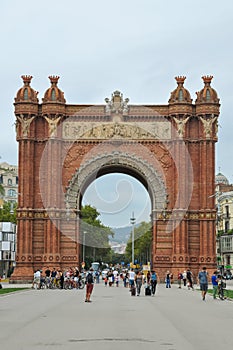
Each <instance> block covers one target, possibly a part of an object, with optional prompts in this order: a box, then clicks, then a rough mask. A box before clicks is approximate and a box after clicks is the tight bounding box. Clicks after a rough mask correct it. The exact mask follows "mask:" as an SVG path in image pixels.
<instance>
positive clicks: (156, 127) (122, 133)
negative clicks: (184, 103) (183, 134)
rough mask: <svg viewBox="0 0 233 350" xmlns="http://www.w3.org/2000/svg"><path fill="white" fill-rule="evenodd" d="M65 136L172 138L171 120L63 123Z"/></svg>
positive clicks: (68, 138) (81, 137)
mask: <svg viewBox="0 0 233 350" xmlns="http://www.w3.org/2000/svg"><path fill="white" fill-rule="evenodd" d="M63 137H64V139H67V140H77V139H109V138H117V139H118V138H126V139H146V138H150V139H151V138H153V139H163V140H164V139H165V140H167V139H170V137H171V124H170V123H169V122H157V123H156V122H154V123H148V122H147V123H140V124H139V123H122V122H116V123H102V124H101V125H100V124H99V123H98V122H97V123H88V122H86V123H79V122H69V121H66V122H64V123H63Z"/></svg>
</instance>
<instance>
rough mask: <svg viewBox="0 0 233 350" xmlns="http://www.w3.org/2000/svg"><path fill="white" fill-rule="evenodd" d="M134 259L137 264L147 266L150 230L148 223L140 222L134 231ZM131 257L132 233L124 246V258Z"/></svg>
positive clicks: (149, 252)
mask: <svg viewBox="0 0 233 350" xmlns="http://www.w3.org/2000/svg"><path fill="white" fill-rule="evenodd" d="M134 240H135V242H134V259H135V260H137V261H138V263H139V264H140V263H142V264H147V262H148V261H150V258H151V243H152V228H151V224H150V223H148V222H142V223H141V224H140V226H138V227H137V228H135V229H134ZM131 257H132V232H131V235H130V239H129V241H128V243H127V246H126V258H127V259H128V260H130V261H131Z"/></svg>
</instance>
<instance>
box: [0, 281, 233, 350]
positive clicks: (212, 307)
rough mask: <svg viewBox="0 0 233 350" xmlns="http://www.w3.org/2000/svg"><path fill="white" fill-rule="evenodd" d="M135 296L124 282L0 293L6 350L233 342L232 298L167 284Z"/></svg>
mask: <svg viewBox="0 0 233 350" xmlns="http://www.w3.org/2000/svg"><path fill="white" fill-rule="evenodd" d="M142 292H143V293H142V294H141V295H140V296H139V297H137V296H135V297H132V296H130V293H129V291H128V289H126V288H124V287H123V286H122V285H120V286H119V287H118V288H116V287H111V288H110V287H105V286H104V284H103V283H102V282H101V283H100V284H98V285H95V287H94V292H93V297H92V300H93V302H92V303H85V302H84V296H85V291H84V290H31V289H30V290H27V291H22V292H17V293H14V294H9V295H4V296H0V345H1V349H4V350H13V349H17V350H29V349H30V350H32V349H36V350H44V349H58V350H60V349H61V350H63V349H64V350H69V349H81V350H89V349H92V350H93V349H94V350H109V349H110V350H118V349H120V350H125V349H127V350H131V349H132V350H138V349H140V350H141V349H142V348H143V349H148V350H151V349H153V350H155V349H156V350H157V349H163V350H182V349H184V350H191V349H192V350H194V349H200V350H205V349H211V350H212V349H217V348H219V349H224V350H228V349H229V350H230V349H232V347H233V333H232V326H233V302H231V301H220V300H213V299H212V297H211V296H209V295H208V296H207V300H206V301H202V299H201V295H200V292H198V291H191V290H187V289H186V288H182V289H178V288H177V285H173V286H172V288H171V289H166V288H165V285H164V284H161V285H158V288H157V292H156V295H155V297H151V296H144V290H142Z"/></svg>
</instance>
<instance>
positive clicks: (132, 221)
mask: <svg viewBox="0 0 233 350" xmlns="http://www.w3.org/2000/svg"><path fill="white" fill-rule="evenodd" d="M135 222H136V219H135V217H134V212H133V213H132V217H131V218H130V223H131V224H132V264H133V265H134V224H135Z"/></svg>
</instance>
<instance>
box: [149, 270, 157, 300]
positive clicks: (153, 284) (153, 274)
mask: <svg viewBox="0 0 233 350" xmlns="http://www.w3.org/2000/svg"><path fill="white" fill-rule="evenodd" d="M150 284H151V293H152V294H151V295H152V296H154V295H155V291H156V286H157V274H156V272H155V271H154V270H152V271H151V277H150Z"/></svg>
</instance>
